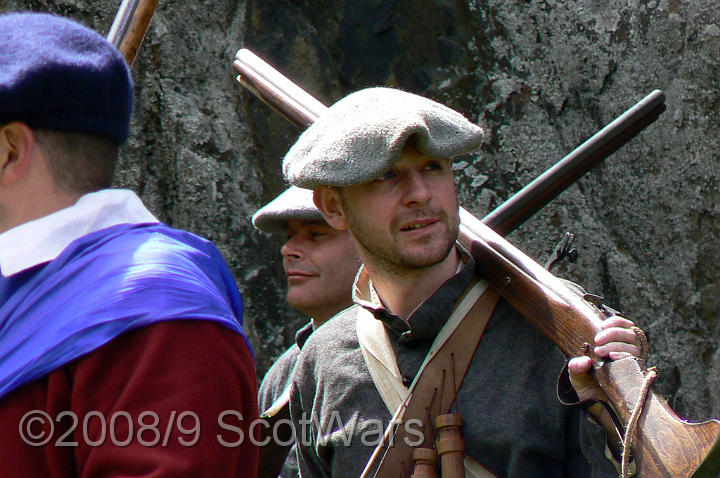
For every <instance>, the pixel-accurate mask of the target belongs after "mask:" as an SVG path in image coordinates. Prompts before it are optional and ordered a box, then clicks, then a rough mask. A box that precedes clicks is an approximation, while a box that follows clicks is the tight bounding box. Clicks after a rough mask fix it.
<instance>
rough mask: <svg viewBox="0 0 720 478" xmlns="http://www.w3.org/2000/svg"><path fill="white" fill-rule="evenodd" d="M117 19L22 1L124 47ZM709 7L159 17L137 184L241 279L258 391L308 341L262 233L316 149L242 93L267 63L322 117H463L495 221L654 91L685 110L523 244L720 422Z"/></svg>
mask: <svg viewBox="0 0 720 478" xmlns="http://www.w3.org/2000/svg"><path fill="white" fill-rule="evenodd" d="M119 3H120V2H119V0H118V1H115V0H113V1H108V0H65V1H53V0H3V2H2V6H0V11H13V10H36V11H46V12H56V13H60V14H62V15H66V16H69V17H73V18H76V19H78V20H80V21H82V22H84V23H85V24H86V25H88V26H90V27H93V28H95V29H96V30H98V31H99V32H101V33H103V34H106V33H107V31H108V29H109V27H110V25H111V24H112V20H113V17H114V15H115V12H116V10H117V8H118V6H119ZM713 4H714V2H707V1H705V0H657V1H638V0H622V1H621V0H608V1H606V2H595V1H592V0H578V1H572V2H570V1H565V0H543V1H536V0H527V1H517V0H516V1H506V0H502V1H500V0H466V1H457V2H455V1H449V0H434V1H433V0H386V1H376V0H367V1H359V0H356V1H345V0H336V1H333V2H329V1H324V0H322V1H309V0H295V1H290V0H277V1H260V0H248V1H246V2H243V1H231V0H198V1H187V0H183V1H179V0H169V1H164V0H161V1H160V5H159V7H158V9H157V11H156V13H155V16H154V18H153V20H152V23H151V25H150V29H149V32H148V36H147V38H146V40H145V43H144V44H143V46H142V48H141V50H140V54H139V57H138V59H137V60H136V62H135V65H134V67H133V74H134V78H135V82H136V108H135V112H134V116H133V134H132V136H131V139H130V141H129V143H128V144H127V145H126V146H125V147H124V149H123V150H122V161H121V164H120V167H119V171H118V174H117V186H118V187H126V188H130V189H133V190H135V191H136V192H138V193H139V194H140V195H141V196H142V198H143V199H144V200H145V201H146V203H147V205H148V206H149V207H150V209H151V210H152V211H153V212H155V213H156V214H157V215H158V216H159V217H160V218H162V219H163V220H164V221H166V222H168V223H169V224H171V225H173V226H176V227H179V228H184V229H188V230H190V231H193V232H196V233H198V234H201V235H204V236H206V237H208V238H210V239H212V240H213V241H215V242H216V243H217V245H218V247H219V248H220V250H221V251H222V253H223V254H224V255H225V257H226V259H227V261H228V262H229V263H230V265H231V267H232V268H233V270H234V272H235V275H236V278H237V283H238V286H239V288H240V290H241V291H242V292H243V296H244V299H245V306H246V329H247V331H248V334H249V336H250V338H251V341H252V343H253V346H254V348H255V353H256V358H257V364H258V365H257V367H258V372H259V373H260V374H262V373H264V371H265V370H266V369H267V368H268V366H269V365H270V363H271V362H272V360H273V358H274V357H275V356H277V355H278V354H279V353H280V352H281V351H282V350H283V349H284V348H285V347H286V346H287V345H288V344H289V343H290V342H291V340H292V336H293V333H294V331H295V329H297V327H298V326H299V325H300V324H301V323H302V322H303V320H304V319H303V318H301V317H300V316H299V315H298V314H296V313H293V312H292V311H291V310H289V309H288V308H287V307H286V306H285V305H284V281H283V278H282V270H281V267H280V262H279V260H278V259H279V252H278V250H279V249H278V248H279V245H280V243H279V242H278V240H277V239H276V238H271V237H267V236H266V235H264V234H262V233H259V232H258V231H255V230H253V227H252V225H251V223H250V216H251V215H252V213H253V212H254V211H255V210H256V209H257V208H259V207H260V206H262V205H263V204H265V203H266V202H267V201H269V200H271V199H272V198H273V197H274V196H275V195H276V194H278V193H280V192H281V191H282V190H283V189H284V187H285V185H284V183H283V180H282V176H281V173H280V164H281V159H282V156H283V155H284V153H285V152H286V151H287V149H288V148H289V147H290V145H291V144H292V143H293V141H294V140H295V138H296V137H297V135H298V134H299V130H297V129H296V128H294V127H292V126H291V125H290V124H289V123H287V122H286V121H285V120H284V119H283V118H282V117H280V116H279V115H278V114H276V113H274V112H273V111H272V110H270V109H269V108H268V107H267V106H265V105H264V104H263V103H261V102H260V101H258V100H257V99H255V98H254V97H253V96H252V95H251V94H250V93H249V92H248V91H247V90H245V89H244V88H242V87H241V86H240V85H239V84H238V83H237V82H236V81H235V76H236V75H235V72H234V70H233V68H232V66H231V63H232V59H233V57H234V54H235V52H236V51H237V49H238V48H240V47H241V46H247V47H248V48H251V49H252V50H254V51H255V52H256V53H258V54H259V55H260V56H261V57H263V58H265V59H266V60H267V61H268V62H270V63H271V64H273V65H275V66H276V67H277V68H278V69H279V70H280V71H283V72H284V73H285V74H286V75H288V76H289V77H290V78H292V79H294V80H295V81H296V82H297V83H298V84H300V85H301V86H303V87H304V88H305V89H306V90H308V91H309V92H311V93H312V94H314V95H315V96H316V97H317V98H318V99H320V100H321V101H323V102H325V103H327V104H330V103H332V102H334V101H336V100H338V99H340V98H341V97H342V96H343V95H345V94H347V93H348V92H350V91H354V90H356V89H360V88H363V87H366V86H375V85H389V86H397V87H401V88H404V89H407V90H410V91H413V92H416V93H420V94H423V95H426V96H428V97H431V98H434V99H437V100H439V101H441V102H443V103H445V104H448V105H449V106H451V107H454V108H455V109H458V110H460V111H462V112H464V113H465V114H466V115H467V116H469V117H470V118H472V119H473V120H475V121H477V122H479V123H480V124H482V125H483V126H485V127H486V128H487V130H488V132H489V133H490V135H489V140H488V142H487V145H486V147H485V149H484V151H483V152H482V154H481V155H479V156H477V157H472V158H468V159H467V160H466V161H464V162H461V163H458V165H457V170H456V173H457V180H458V187H459V192H460V196H461V203H462V204H463V206H464V207H465V208H467V209H469V210H471V211H472V212H474V213H475V214H476V215H478V216H479V217H482V216H484V215H485V214H486V213H487V212H489V211H491V210H492V209H493V208H494V207H496V206H497V205H499V204H501V203H502V201H504V200H505V199H507V198H508V197H509V196H511V195H512V194H513V193H514V192H515V191H517V190H519V189H520V188H521V187H522V186H523V185H525V184H527V183H528V182H530V181H531V180H532V179H533V178H535V177H536V176H537V175H538V174H540V173H541V172H542V171H544V170H545V169H547V168H548V167H550V166H551V165H552V164H554V163H555V162H556V161H558V160H559V159H561V158H562V157H563V156H565V155H566V154H567V153H569V152H570V151H571V150H572V149H573V148H575V147H576V146H578V145H579V144H580V143H581V142H582V141H584V140H585V139H587V138H588V137H590V136H591V135H592V134H593V133H595V132H596V131H597V130H599V129H600V128H601V127H603V126H604V125H605V124H607V123H608V122H610V121H611V120H612V119H614V118H615V117H616V116H618V115H619V114H621V113H622V112H623V111H624V110H626V109H627V108H629V107H630V106H632V105H633V104H634V103H635V102H637V101H639V100H640V99H641V98H643V97H644V96H645V95H646V94H648V93H649V92H650V91H652V90H653V89H655V88H659V89H662V90H663V91H665V93H666V95H667V100H666V104H667V111H666V112H665V113H664V114H663V115H662V116H661V117H660V118H659V120H658V121H657V122H656V123H654V124H653V125H651V126H650V127H649V128H647V130H645V131H644V132H642V133H641V134H640V135H639V136H638V137H637V138H635V139H634V140H632V141H631V142H630V143H629V144H628V145H626V146H625V147H623V148H622V149H621V150H620V151H618V152H617V153H615V154H614V155H613V156H612V157H610V158H609V159H607V160H606V161H605V162H604V163H603V164H602V165H600V166H599V167H597V168H596V169H594V170H593V171H592V172H590V173H589V174H588V175H587V176H585V177H584V178H583V179H582V180H580V181H579V182H578V183H576V185H574V186H572V187H571V188H570V189H569V190H567V191H566V192H565V193H563V194H562V195H561V196H560V197H559V198H557V199H556V200H555V201H554V202H553V203H552V204H551V205H549V206H548V207H546V208H544V209H543V210H542V212H541V213H539V214H537V215H536V216H535V217H534V218H533V219H531V220H530V221H529V222H527V223H526V224H525V225H524V226H522V227H521V228H520V229H519V230H517V231H516V232H514V233H512V234H511V235H510V236H509V239H510V240H511V241H512V242H513V243H515V244H516V245H517V246H519V247H520V248H521V249H523V250H525V251H526V252H528V253H529V254H530V255H532V256H533V257H535V258H537V259H538V261H540V262H541V263H544V261H545V260H546V258H547V255H548V254H549V253H550V251H551V250H552V248H553V247H554V245H555V244H556V243H557V242H558V241H559V240H560V239H561V238H562V234H563V233H564V232H565V231H570V232H572V233H573V234H575V241H576V246H577V248H578V251H579V253H580V258H579V260H578V261H577V262H576V263H574V264H567V263H564V264H563V265H561V266H559V267H558V268H557V269H555V273H556V274H558V275H561V276H564V277H567V278H569V279H572V280H574V281H576V282H578V283H580V284H582V285H583V286H585V288H586V289H587V290H588V291H591V292H594V293H596V294H598V295H602V296H604V297H605V299H606V302H607V303H609V304H611V305H613V306H614V307H615V308H617V309H619V310H621V311H622V312H623V313H624V314H625V315H626V316H628V317H630V318H632V319H633V320H635V321H636V322H637V323H638V324H639V325H640V326H642V327H643V328H644V329H645V330H646V332H647V333H648V336H649V338H650V341H651V347H652V350H653V353H652V355H651V363H652V364H654V365H658V366H659V368H660V372H661V375H660V379H659V382H658V384H659V389H660V391H661V392H662V393H663V394H665V396H666V397H668V400H669V402H670V404H671V405H672V406H673V408H674V409H675V410H676V411H677V412H678V413H679V414H681V415H683V416H686V417H688V418H691V419H703V418H708V417H710V416H715V417H718V416H720V375H719V373H720V353H719V352H718V346H717V344H718V332H719V330H720V324H719V323H718V313H719V312H720V296H719V292H720V272H719V271H718V267H719V265H720V261H718V259H719V256H720V237H719V232H720V220H719V214H720V204H718V198H719V197H720V192H719V191H718V188H719V187H720V185H719V182H720V157H719V156H718V150H719V147H720V145H719V144H718V143H719V141H720V140H719V139H718V138H720V134H719V133H720V131H719V129H720V128H719V126H720V123H719V122H718V107H719V106H720V89H719V88H718V78H719V77H720V9H719V8H717V7H716V6H714V5H713Z"/></svg>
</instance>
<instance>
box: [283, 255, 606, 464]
mask: <svg viewBox="0 0 720 478" xmlns="http://www.w3.org/2000/svg"><path fill="white" fill-rule="evenodd" d="M473 270H474V264H473V263H472V262H471V263H469V264H466V266H465V267H464V268H463V269H462V270H461V271H460V272H459V273H458V274H457V275H456V276H454V277H452V278H451V279H449V280H448V281H447V282H446V283H445V284H443V285H442V286H441V287H440V289H439V290H438V291H437V292H436V293H435V294H434V295H433V296H432V297H430V298H429V299H428V300H427V301H426V302H425V303H424V304H423V305H421V306H420V307H419V308H418V309H417V310H416V311H415V312H414V313H413V315H412V316H411V317H410V318H409V320H408V322H409V324H410V327H408V326H407V324H406V323H405V322H404V321H402V320H401V319H400V318H399V317H396V316H393V315H392V314H390V313H389V312H388V311H385V310H378V311H375V312H374V314H375V317H376V318H377V319H378V320H382V321H383V322H384V324H385V326H386V328H387V330H388V335H389V337H390V341H391V343H392V345H393V347H394V348H395V352H396V356H397V363H398V367H399V369H400V372H401V374H402V375H403V381H404V382H405V383H406V385H409V384H410V382H411V381H412V380H413V378H414V377H415V374H416V373H417V371H418V369H419V367H420V365H421V363H422V361H423V359H424V357H425V355H426V354H427V352H428V350H429V347H430V345H431V343H432V341H433V339H434V338H435V336H436V335H437V333H438V331H439V330H440V328H441V327H442V326H443V325H444V323H445V321H446V320H447V319H448V316H449V315H450V312H451V310H452V309H453V306H454V304H455V302H456V300H457V299H458V298H459V297H460V295H461V294H462V293H463V291H464V290H465V289H466V288H467V286H468V285H469V283H470V280H471V278H472V274H473ZM359 307H360V306H359V305H357V304H356V305H355V306H353V307H351V308H349V309H346V310H345V311H343V312H341V313H340V314H338V315H337V316H335V317H334V318H333V319H331V320H330V321H329V322H328V323H326V324H325V325H323V327H321V328H319V329H318V330H317V331H316V332H315V333H314V334H313V335H312V336H311V337H310V338H309V339H308V341H307V342H306V343H305V346H304V347H303V350H302V352H301V353H300V356H299V357H298V362H297V365H296V369H295V375H294V377H293V383H292V392H291V408H290V409H291V415H292V419H293V422H294V425H295V427H296V438H297V452H298V459H299V465H300V471H301V475H302V476H303V477H328V476H332V477H336V478H339V477H346V478H357V477H358V476H360V474H361V472H362V470H363V468H364V467H365V464H366V462H367V461H368V459H369V458H370V455H371V454H372V452H373V449H374V446H375V445H376V444H377V443H378V441H379V437H380V436H381V435H382V433H383V430H384V428H385V427H386V426H387V424H388V422H389V420H390V418H391V416H390V413H389V412H388V410H387V408H386V406H385V405H384V402H383V400H382V398H381V396H380V394H379V393H378V391H377V389H376V388H375V385H374V383H373V381H372V378H371V376H370V372H369V371H368V369H367V366H366V365H365V362H364V359H363V355H362V351H361V349H360V348H359V344H358V338H357V333H356V316H357V311H358V308H359ZM564 364H565V359H564V357H563V356H562V355H561V353H560V352H559V351H558V350H557V349H556V348H555V347H554V345H553V344H552V343H551V342H550V341H549V340H547V339H546V338H545V337H543V336H542V335H541V334H540V333H539V332H538V331H537V330H536V329H535V328H533V327H532V326H531V325H530V324H529V323H528V322H527V321H526V320H525V319H524V318H523V317H522V316H521V315H520V314H519V313H518V312H516V311H515V310H514V309H513V308H512V307H511V306H510V305H509V304H507V303H506V302H504V301H502V300H501V301H500V303H499V304H498V307H497V308H496V310H495V312H494V314H493V316H492V317H491V319H490V322H489V324H488V326H487V329H486V331H485V334H484V336H483V338H482V340H481V342H480V345H479V347H478V349H477V351H476V354H475V356H474V358H473V361H472V363H471V365H470V368H469V370H468V372H467V375H466V377H465V380H464V382H463V384H462V386H461V388H460V390H459V395H458V398H457V404H458V412H459V413H460V414H461V415H462V418H463V435H464V438H465V445H466V450H467V453H468V454H469V455H471V456H472V457H473V458H475V459H476V460H477V461H479V462H480V463H481V464H483V465H484V466H485V467H486V468H488V469H489V470H490V471H492V472H493V473H494V474H495V475H496V476H498V477H500V478H503V477H508V478H524V477H528V478H542V477H548V478H550V477H553V478H555V477H557V478H561V477H567V478H570V477H572V478H589V477H615V476H617V472H616V470H615V468H614V467H613V465H612V464H611V463H610V462H609V461H608V460H606V459H605V457H604V432H603V431H602V429H600V427H598V426H597V425H594V424H592V423H590V422H589V421H588V420H586V419H585V418H584V417H583V412H582V410H581V409H579V408H578V407H570V406H566V405H562V404H561V403H560V402H559V400H558V398H557V383H558V373H559V372H560V370H561V369H562V367H563V366H564ZM583 450H587V452H586V453H583ZM371 476H372V475H371Z"/></svg>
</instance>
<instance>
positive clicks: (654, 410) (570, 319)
mask: <svg viewBox="0 0 720 478" xmlns="http://www.w3.org/2000/svg"><path fill="white" fill-rule="evenodd" d="M461 229H462V232H461V235H460V241H461V243H462V244H463V245H464V246H465V247H466V248H468V250H469V251H470V252H471V253H472V255H473V257H474V258H475V260H476V263H477V267H478V269H479V270H481V271H482V275H483V277H484V278H485V279H486V280H487V281H488V282H490V283H491V284H492V286H493V287H494V288H495V290H497V292H498V293H500V295H501V296H503V297H504V298H505V300H507V301H508V302H509V303H510V304H512V305H513V306H514V307H515V308H516V309H517V310H518V311H520V312H521V313H522V315H523V316H524V317H525V318H526V319H527V320H528V321H529V322H530V323H532V325H533V326H535V327H537V328H538V329H539V330H540V331H541V332H542V333H543V334H544V335H545V336H547V337H548V338H549V339H550V340H552V341H553V343H555V345H556V346H557V347H558V348H560V350H562V352H563V353H564V354H565V355H566V356H567V357H576V356H579V355H584V354H585V350H586V349H587V347H586V345H590V350H592V347H593V345H594V343H593V337H594V336H595V334H596V333H597V332H599V331H600V330H601V328H600V323H601V322H602V319H601V313H600V311H598V310H596V309H595V308H594V306H593V305H592V304H590V303H589V302H586V301H585V300H583V299H582V298H580V297H579V296H577V295H576V294H575V293H574V292H572V291H570V290H569V289H568V288H567V287H565V286H564V285H563V284H562V282H561V281H560V280H559V279H557V278H556V277H555V276H553V275H552V274H550V273H549V272H548V271H547V270H545V269H544V268H543V267H541V266H540V265H539V264H537V263H536V262H535V261H533V260H532V259H531V258H529V257H527V256H526V255H525V254H523V253H522V252H521V251H520V250H518V249H517V248H515V247H514V246H513V245H512V244H510V243H509V242H507V241H506V240H505V239H504V238H502V237H501V236H500V235H498V234H497V233H495V232H494V231H492V230H491V229H490V228H488V227H487V226H486V225H484V224H483V223H481V222H480V221H478V220H477V219H475V218H474V217H472V216H471V215H470V214H469V213H466V212H461ZM593 362H594V367H593V371H594V375H595V378H596V380H597V382H598V384H600V386H601V387H602V388H603V390H604V391H605V393H606V394H607V396H608V397H609V400H610V405H611V407H612V408H613V410H614V411H615V413H616V414H617V416H618V418H620V420H621V422H622V423H623V425H627V423H628V422H629V420H630V416H631V414H632V412H633V410H634V409H635V407H636V406H638V400H639V397H640V391H641V389H642V388H643V386H644V385H645V380H646V374H647V370H646V369H645V368H644V366H642V365H641V364H640V363H639V362H638V360H637V359H636V358H634V357H632V358H626V359H622V360H617V361H608V362H602V361H599V360H597V358H595V357H594V358H593ZM639 406H641V407H642V412H641V413H640V415H639V420H638V422H637V427H636V428H635V431H634V433H635V435H634V440H633V443H634V445H633V447H632V452H633V457H634V460H635V465H636V469H637V473H638V476H640V477H663V478H670V477H693V478H710V477H717V476H718V472H719V471H720V422H719V421H717V420H708V421H705V422H702V423H688V422H686V421H684V420H682V419H681V418H679V417H678V416H677V415H676V414H675V412H674V411H673V410H672V409H671V408H670V407H669V406H668V404H667V403H666V402H665V400H664V399H663V398H662V397H660V396H658V395H656V394H655V393H654V392H652V390H651V391H650V393H649V394H648V395H647V398H646V400H645V403H644V404H641V405H639Z"/></svg>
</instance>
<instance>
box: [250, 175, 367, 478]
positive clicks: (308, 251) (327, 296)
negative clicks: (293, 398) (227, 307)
mask: <svg viewBox="0 0 720 478" xmlns="http://www.w3.org/2000/svg"><path fill="white" fill-rule="evenodd" d="M252 222H253V225H254V226H255V227H257V228H258V229H260V230H261V231H264V232H268V233H271V234H278V235H282V236H283V237H284V238H285V242H284V244H283V246H282V248H281V249H280V253H281V254H282V260H283V269H284V270H285V275H286V277H287V286H288V291H287V301H288V304H289V305H290V307H292V308H293V309H296V310H298V311H300V312H302V313H303V314H305V315H307V316H308V317H310V322H308V323H307V324H306V325H305V326H303V327H302V328H301V329H300V330H299V331H298V332H297V333H296V334H295V344H293V345H292V347H290V348H289V349H288V350H286V351H285V352H284V353H283V354H282V355H281V356H280V357H279V358H278V359H277V360H276V361H275V363H274V364H273V366H272V367H270V370H268V372H267V373H266V374H265V377H264V378H263V380H262V383H261V384H260V389H259V391H258V402H259V405H260V410H261V411H266V410H268V409H270V408H271V407H272V406H273V405H275V406H278V405H282V404H278V400H283V393H284V392H285V391H286V389H287V387H288V386H289V384H290V381H291V379H292V373H293V369H294V368H295V362H296V361H297V357H298V355H299V354H300V349H302V347H303V345H304V344H305V341H306V340H307V339H308V337H310V334H312V333H313V330H315V329H317V328H318V327H320V326H321V325H323V324H324V323H325V322H327V321H328V320H329V319H330V318H331V317H332V316H334V315H335V314H337V313H338V312H340V311H341V310H343V309H345V308H347V307H350V306H351V305H352V294H351V292H352V284H353V280H354V279H355V274H356V273H357V271H358V269H359V267H360V259H359V257H358V255H357V253H356V252H355V248H354V247H353V243H352V241H351V240H350V236H349V235H348V233H347V231H338V230H337V229H333V228H332V227H330V226H329V225H328V224H327V223H326V222H325V220H324V219H323V217H322V214H320V211H318V209H317V208H316V207H315V204H314V203H313V192H312V191H311V190H309V189H301V188H297V187H294V186H292V187H290V188H288V189H287V190H285V192H283V193H282V194H280V195H279V196H278V197H276V198H275V199H273V200H272V201H270V202H269V203H268V204H266V205H265V206H263V207H262V208H260V209H258V211H257V212H256V213H255V214H254V215H253V217H252ZM261 456H262V455H261ZM263 466H264V464H263V463H261V467H263ZM298 475H299V470H298V465H297V458H296V453H295V450H294V447H293V449H291V450H290V453H289V454H288V457H287V459H286V460H285V463H284V464H283V467H282V470H281V472H280V475H279V476H281V477H283V478H288V477H293V476H298Z"/></svg>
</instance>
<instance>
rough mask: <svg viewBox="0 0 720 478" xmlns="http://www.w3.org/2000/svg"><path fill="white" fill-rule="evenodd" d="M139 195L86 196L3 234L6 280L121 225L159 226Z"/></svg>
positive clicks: (1, 262)
mask: <svg viewBox="0 0 720 478" xmlns="http://www.w3.org/2000/svg"><path fill="white" fill-rule="evenodd" d="M156 222H158V220H157V218H155V216H153V215H152V213H150V211H148V210H147V208H145V206H144V205H143V203H142V201H141V200H140V198H139V197H137V195H136V194H135V193H134V192H132V191H129V190H127V189H104V190H101V191H97V192H93V193H90V194H86V195H84V196H82V197H81V198H80V199H78V200H77V202H76V203H75V204H73V205H72V206H70V207H68V208H65V209H61V210H59V211H56V212H54V213H52V214H49V215H47V216H44V217H41V218H40V219H35V220H34V221H30V222H26V223H25V224H21V225H19V226H17V227H14V228H12V229H10V230H8V231H5V232H4V233H2V234H0V271H1V272H2V275H3V276H4V277H10V276H11V275H13V274H17V273H18V272H22V271H24V270H26V269H29V268H31V267H33V266H36V265H39V264H43V263H45V262H50V261H52V260H53V259H55V258H56V257H57V256H59V255H60V253H61V252H62V251H63V250H64V249H65V248H66V247H67V246H68V245H69V244H70V243H71V242H73V241H74V240H76V239H79V238H81V237H83V236H86V235H87V234H90V233H92V232H95V231H99V230H101V229H105V228H108V227H111V226H116V225H118V224H140V223H156Z"/></svg>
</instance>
